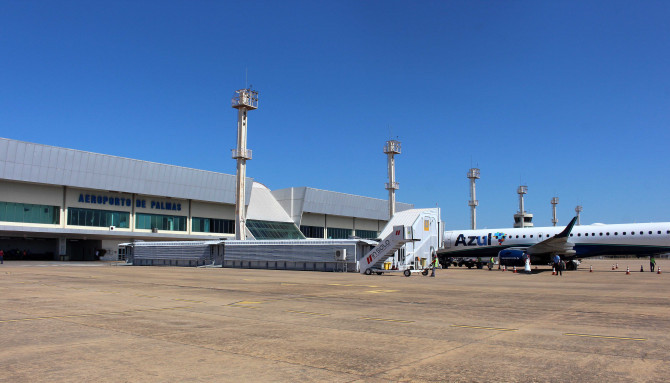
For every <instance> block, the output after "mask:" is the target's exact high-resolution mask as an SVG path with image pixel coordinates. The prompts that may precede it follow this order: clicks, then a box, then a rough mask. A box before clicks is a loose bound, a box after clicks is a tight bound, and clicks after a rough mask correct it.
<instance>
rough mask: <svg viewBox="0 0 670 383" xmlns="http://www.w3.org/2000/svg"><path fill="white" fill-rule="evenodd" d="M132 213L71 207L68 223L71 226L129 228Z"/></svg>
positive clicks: (68, 213)
mask: <svg viewBox="0 0 670 383" xmlns="http://www.w3.org/2000/svg"><path fill="white" fill-rule="evenodd" d="M129 218H130V213H127V212H123V211H109V210H95V209H80V208H74V207H71V208H69V209H68V210H67V224H68V225H71V226H95V227H108V226H116V227H119V228H123V229H127V228H129V227H130V225H129V221H130V219H129Z"/></svg>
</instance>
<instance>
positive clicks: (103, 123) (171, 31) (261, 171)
mask: <svg viewBox="0 0 670 383" xmlns="http://www.w3.org/2000/svg"><path fill="white" fill-rule="evenodd" d="M669 20H670V2H669V1H610V0H608V1H418V2H408V1H328V2H325V1H88V0H82V1H67V0H62V1H36V0H35V1H33V0H27V1H18V0H12V1H7V0H0V136H1V137H7V138H12V139H18V140H23V141H29V142H36V143H42V144H48V145H56V146H62V147H67V148H74V149H81V150H87V151H92V152H97V153H105V154H111V155H116V156H124V157H130V158H136V159H142V160H147V161H153V162H161V163H167V164H173V165H179V166H187V167H192V168H197V169H206V170H212V171H216V172H223V173H229V174H234V173H235V161H234V160H233V159H231V158H230V156H231V154H230V149H232V148H234V147H235V137H236V118H237V115H236V111H235V110H234V109H232V108H231V107H230V99H231V97H232V93H233V91H234V90H235V89H239V88H243V87H244V86H245V72H248V82H249V83H250V84H253V86H254V88H256V89H258V90H259V91H260V97H261V99H260V107H259V109H258V110H256V111H253V112H251V113H250V115H249V139H248V142H249V144H248V146H249V148H250V149H252V150H253V151H254V158H253V160H252V161H250V162H249V163H248V167H247V174H248V176H250V177H253V178H255V179H256V181H258V182H262V183H264V184H265V185H267V186H268V187H269V188H271V189H281V188H286V187H291V186H310V187H314V188H320V189H327V190H334V191H339V192H345V193H352V194H358V195H364V196H370V197H376V198H386V197H387V191H386V190H385V189H384V183H385V182H386V181H387V175H386V157H385V156H384V154H383V153H382V146H383V144H384V141H385V140H387V139H388V138H389V137H393V138H395V137H398V138H399V139H400V140H401V141H402V145H403V153H402V154H401V155H400V156H399V157H398V158H397V161H396V162H397V180H398V182H400V190H399V191H398V193H397V198H398V200H399V201H401V202H408V203H413V204H415V206H417V207H433V206H435V205H436V204H438V205H439V206H440V207H441V208H442V218H443V219H444V220H445V222H446V227H447V228H451V229H456V228H467V227H468V226H469V208H468V205H467V201H468V199H469V187H468V179H467V178H466V173H467V171H468V169H469V168H470V167H471V166H472V165H475V166H478V167H479V168H481V174H482V178H481V179H480V180H479V182H478V184H477V197H478V199H479V203H480V205H479V208H478V227H480V228H483V227H489V228H495V227H510V226H511V225H512V216H513V214H514V213H515V212H516V211H517V209H518V199H517V194H516V188H517V186H518V185H519V184H520V183H524V184H527V185H528V189H529V194H528V195H527V198H526V208H527V210H528V211H529V212H531V213H534V214H535V219H534V222H535V225H536V226H549V225H551V222H550V220H551V205H550V203H549V201H550V199H551V197H554V196H558V197H559V198H560V204H559V205H558V211H559V224H561V223H562V224H566V223H567V222H568V221H569V219H570V218H571V217H572V216H573V215H574V208H575V206H576V205H578V204H581V205H583V206H584V212H583V213H582V223H593V222H603V223H623V222H650V221H668V220H670V214H669V213H670V201H669V198H668V195H669V191H670V181H669V178H668V175H669V174H670V161H669V160H668V152H669V151H670V71H669V68H670V22H669Z"/></svg>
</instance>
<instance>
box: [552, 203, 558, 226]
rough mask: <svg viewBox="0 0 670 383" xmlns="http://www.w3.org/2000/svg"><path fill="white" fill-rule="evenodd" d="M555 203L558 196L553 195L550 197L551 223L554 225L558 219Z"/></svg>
mask: <svg viewBox="0 0 670 383" xmlns="http://www.w3.org/2000/svg"><path fill="white" fill-rule="evenodd" d="M556 205H558V197H554V198H552V199H551V210H552V213H553V214H552V217H553V218H552V219H551V223H553V224H554V226H556V224H557V223H558V219H557V218H556Z"/></svg>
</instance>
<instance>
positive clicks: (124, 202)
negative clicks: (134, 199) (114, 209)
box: [78, 193, 131, 206]
mask: <svg viewBox="0 0 670 383" xmlns="http://www.w3.org/2000/svg"><path fill="white" fill-rule="evenodd" d="M78 201H79V202H80V203H90V204H96V205H111V206H130V204H131V202H130V198H121V197H108V196H102V195H95V194H84V193H81V194H79V200H78Z"/></svg>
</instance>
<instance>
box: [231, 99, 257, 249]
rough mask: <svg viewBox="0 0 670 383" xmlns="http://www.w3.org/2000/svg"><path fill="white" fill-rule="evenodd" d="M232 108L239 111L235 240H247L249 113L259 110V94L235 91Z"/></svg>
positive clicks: (234, 152)
mask: <svg viewBox="0 0 670 383" xmlns="http://www.w3.org/2000/svg"><path fill="white" fill-rule="evenodd" d="M232 107H233V108H235V109H237V149H233V150H232V153H233V159H235V160H237V176H236V181H237V182H236V184H237V185H236V189H235V239H237V240H245V239H247V225H246V216H247V214H246V201H245V192H246V178H247V161H248V160H251V150H249V149H247V112H248V111H250V110H255V109H258V92H257V91H255V90H252V89H251V87H249V88H246V89H239V90H236V91H235V94H234V95H233V99H232Z"/></svg>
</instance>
